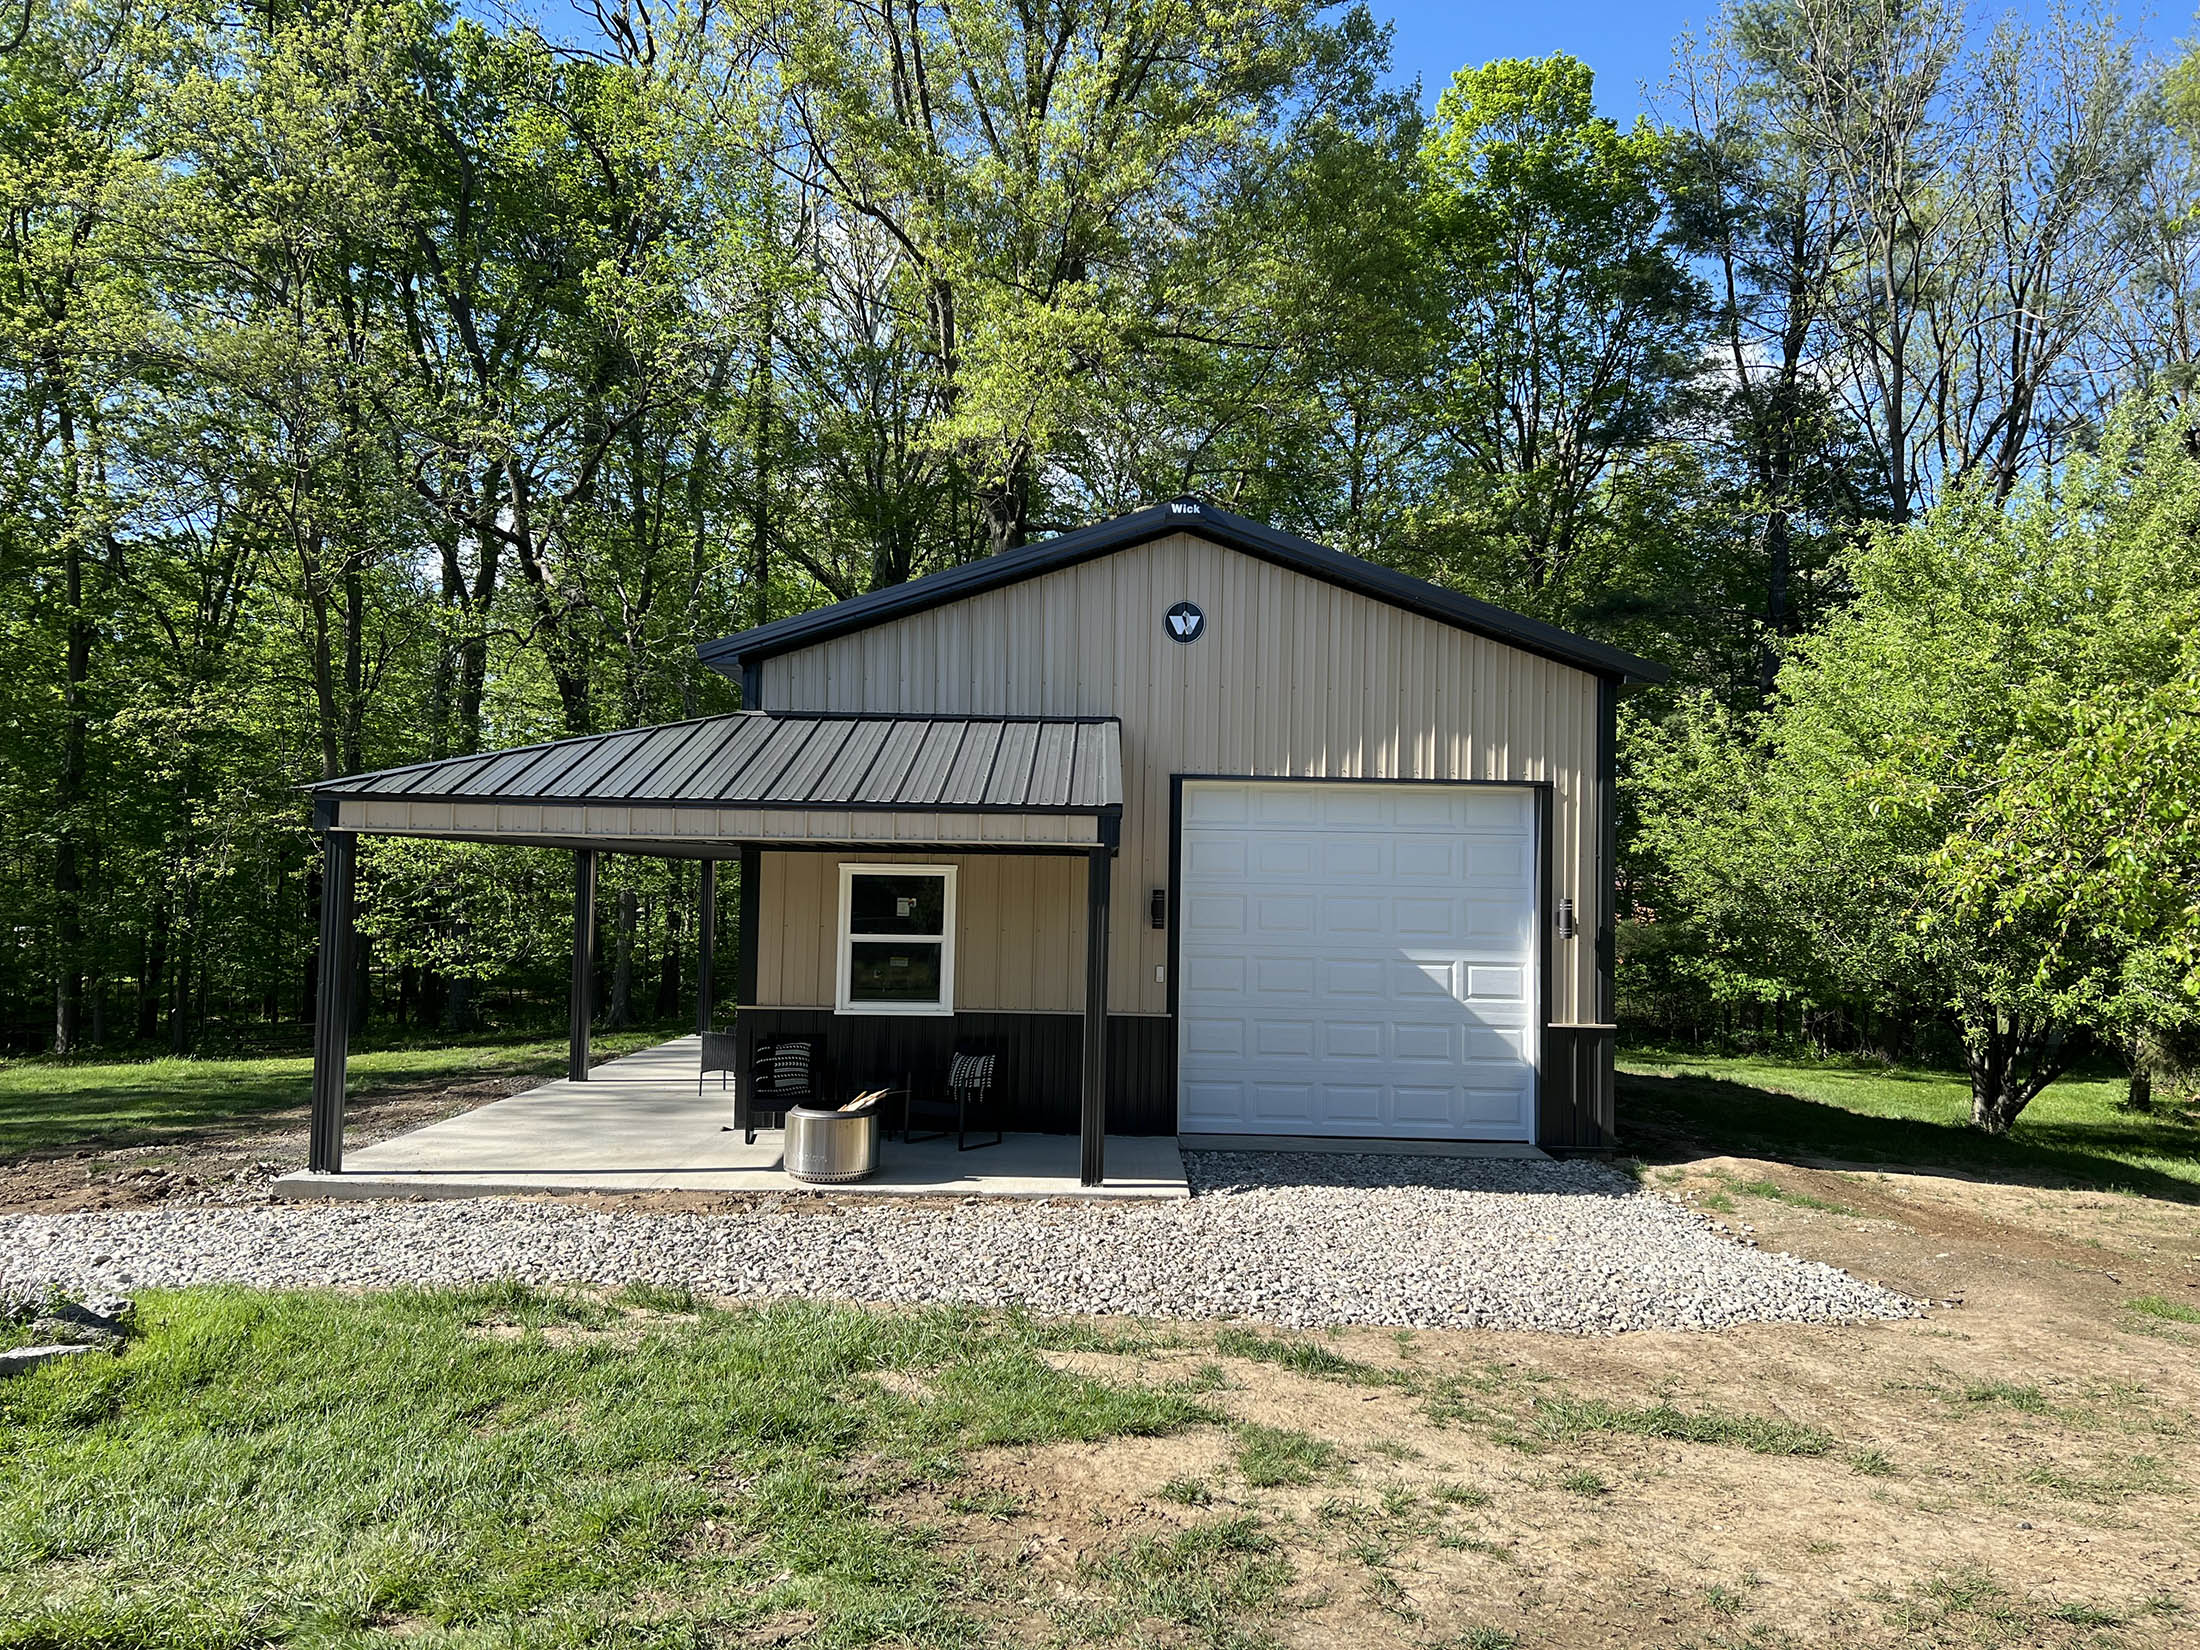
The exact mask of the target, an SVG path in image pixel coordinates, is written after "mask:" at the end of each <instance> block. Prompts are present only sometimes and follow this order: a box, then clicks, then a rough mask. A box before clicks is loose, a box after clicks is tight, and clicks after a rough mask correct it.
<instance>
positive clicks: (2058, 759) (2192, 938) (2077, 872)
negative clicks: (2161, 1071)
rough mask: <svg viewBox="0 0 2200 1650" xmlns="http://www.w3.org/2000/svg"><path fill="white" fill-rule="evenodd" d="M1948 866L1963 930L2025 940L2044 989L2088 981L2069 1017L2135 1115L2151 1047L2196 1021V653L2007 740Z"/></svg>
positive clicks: (2199, 700)
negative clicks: (2113, 1066) (2119, 1075)
mask: <svg viewBox="0 0 2200 1650" xmlns="http://www.w3.org/2000/svg"><path fill="white" fill-rule="evenodd" d="M2195 618H2200V613H2194V612H2192V611H2189V610H2188V612H2187V614H2186V615H2185V616H2184V619H2183V621H2182V623H2181V625H2180V628H2181V629H2183V630H2184V631H2185V632H2186V634H2187V635H2188V636H2189V635H2190V634H2191V633H2192V626H2193V621H2194V620H2195ZM1942 858H1943V862H1944V865H1945V868H1946V871H1947V873H1948V876H1949V879H1950V889H1949V898H1950V901H1951V903H1952V905H1953V906H1954V907H1955V908H1956V909H1957V910H1958V911H1959V912H1960V913H1961V915H1962V917H1963V919H1964V920H1965V921H1967V922H1975V923H1983V924H1985V925H1987V926H1988V927H1990V928H1991V929H1992V930H1993V931H1994V932H1995V933H1997V934H2009V933H2023V934H2025V935H2026V936H2027V938H2028V942H2029V945H2030V947H2031V948H2032V949H2033V950H2035V951H2036V952H2037V954H2038V957H2039V963H2038V976H2039V977H2040V978H2041V979H2042V980H2052V979H2064V978H2077V979H2079V980H2082V981H2083V982H2084V984H2085V987H2086V990H2087V992H2088V995H2087V996H2086V997H2085V998H2083V999H2081V1000H2077V1001H2075V1002H2073V1004H2072V1005H2071V1006H2072V1010H2073V1012H2075V1013H2077V1014H2078V1015H2080V1016H2081V1017H2082V1018H2084V1019H2085V1021H2086V1022H2087V1023H2088V1024H2089V1025H2090V1026H2091V1027H2092V1028H2093V1029H2094V1030H2095V1031H2096V1032H2097V1033H2098V1034H2099V1035H2100V1036H2101V1037H2102V1039H2103V1040H2104V1041H2105V1042H2107V1043H2108V1044H2109V1045H2110V1046H2111V1047H2113V1048H2115V1049H2116V1051H2117V1052H2118V1053H2119V1054H2120V1055H2121V1056H2122V1058H2123V1060H2124V1062H2125V1066H2126V1068H2127V1070H2128V1071H2129V1073H2130V1084H2131V1089H2130V1099H2131V1104H2132V1105H2133V1106H2134V1108H2137V1109H2143V1108H2144V1107H2145V1106H2146V1105H2147V1103H2148V1101H2149V1098H2150V1095H2151V1089H2152V1076H2153V1073H2152V1067H2153V1065H2154V1063H2155V1062H2156V1061H2157V1059H2159V1057H2160V1052H2161V1051H2162V1050H2163V1049H2164V1048H2166V1047H2167V1046H2169V1045H2170V1044H2171V1043H2172V1042H2173V1041H2174V1040H2175V1039H2176V1038H2177V1037H2178V1036H2179V1035H2180V1034H2182V1033H2184V1032H2186V1031H2188V1030H2189V1029H2190V1028H2191V1027H2192V1026H2194V1025H2195V1024H2196V1023H2200V645H2195V644H2193V643H2191V642H2189V641H2188V643H2187V644H2186V648H2185V654H2184V657H2183V660H2182V662H2181V667H2180V669H2179V670H2178V672H2177V674H2176V675H2175V676H2173V677H2172V678H2171V679H2170V680H2168V681H2166V682H2161V683H2157V684H2151V685H2149V684H2144V683H2138V684H2134V683H2127V682H2109V683H2106V684H2104V685H2103V686H2102V687H2101V688H2100V689H2099V690H2098V691H2097V692H2095V693H2093V694H2090V695H2088V696H2087V697H2085V698H2083V699H2080V700H2078V701H2076V702H2074V703H2073V704H2071V705H2070V706H2068V707H2067V710H2066V713H2065V714H2064V715H2061V716H2058V717H2055V718H2052V719H2051V720H2050V721H2049V722H2048V724H2047V725H2046V726H2045V727H2043V728H2040V729H2038V730H2035V731H2031V732H2028V733H2027V734H2025V735H2023V736H2020V737H2019V738H2018V739H2016V740H2014V741H2012V742H2011V744H2010V746H2009V748H2008V749H2007V750H2006V751H2005V752H2004V753H2003V755H2002V759H2001V762H2000V764H1999V766H1998V768H1997V771H1996V773H1995V775H1994V779H1993V783H1992V786H1991V788H1990V790H1989V791H1988V793H1987V795H1986V797H1985V799H1984V800H1983V802H1982V803H1981V805H1980V807H1979V808H1978V810H1977V813H1976V815H1975V817H1974V818H1973V820H1972V821H1971V823H1970V826H1969V828H1968V829H1967V830H1966V831H1965V832H1964V833H1963V834H1962V835H1960V836H1957V837H1955V838H1952V839H1951V840H1950V841H1949V842H1948V844H1947V845H1946V846H1945V847H1944V848H1943V849H1942ZM2094 957H2099V958H2101V959H2103V963H2104V966H2101V967H2099V968H2097V969H2088V968H2087V967H2086V966H2085V960H2086V959H2089V958H2094Z"/></svg>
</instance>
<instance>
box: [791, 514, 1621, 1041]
mask: <svg viewBox="0 0 2200 1650" xmlns="http://www.w3.org/2000/svg"><path fill="white" fill-rule="evenodd" d="M1184 600H1189V601H1193V602H1197V603H1198V604H1199V605H1200V607H1201V608H1203V609H1204V610H1205V611H1206V614H1207V631H1206V634H1205V635H1204V636H1202V637H1201V639H1200V640H1198V641H1197V642H1193V643H1191V644H1190V645H1188V646H1187V645H1185V644H1183V643H1180V642H1176V641H1173V640H1171V639H1170V638H1169V636H1168V635H1167V634H1166V633H1165V632H1164V630H1163V628H1162V622H1161V618H1162V614H1163V613H1165V612H1166V611H1167V610H1168V608H1169V607H1170V606H1171V604H1173V603H1175V602H1178V601H1184ZM761 669H762V674H763V707H762V708H765V709H770V710H837V711H906V712H914V713H927V714H933V715H952V714H967V715H1016V716H1106V715H1113V716H1118V717H1120V718H1121V719H1122V723H1123V769H1124V772H1123V781H1124V810H1123V844H1122V847H1123V852H1122V858H1121V859H1120V861H1119V862H1118V864H1117V867H1116V875H1115V891H1114V905H1113V917H1114V932H1113V937H1112V950H1111V971H1110V980H1109V1006H1110V1008H1111V1010H1112V1011H1113V1012H1116V1013H1137V1014H1159V1013H1164V1012H1166V1011H1167V1006H1168V988H1167V986H1166V984H1164V983H1162V982H1160V981H1157V980H1156V979H1155V978H1154V970H1155V969H1156V968H1157V967H1159V966H1161V965H1162V964H1163V963H1165V962H1166V961H1167V958H1168V936H1167V935H1166V934H1164V933H1159V932H1156V931H1155V930H1154V929H1153V928H1151V927H1149V926H1148V925H1147V923H1146V921H1145V915H1144V914H1145V902H1146V897H1147V893H1148V890H1150V889H1153V888H1159V887H1165V886H1166V885H1167V883H1168V876H1169V776H1170V775H1171V774H1172V773H1227V774H1254V775H1257V774H1273V775H1277V776H1279V777H1280V776H1317V777H1320V776H1328V777H1342V778H1379V779H1400V778H1402V779H1494V780H1513V781H1522V780H1548V781H1549V782H1550V783H1551V784H1552V786H1553V804H1554V810H1553V819H1552V836H1553V861H1554V862H1553V865H1552V876H1551V885H1552V894H1553V896H1554V897H1560V896H1565V895H1569V894H1570V895H1572V896H1573V898H1574V901H1575V905H1576V908H1577V910H1579V911H1580V912H1581V913H1582V915H1583V917H1584V919H1585V921H1586V919H1588V918H1590V917H1592V916H1593V913H1594V912H1595V909H1596V905H1595V899H1594V890H1595V887H1596V877H1597V865H1596V852H1597V832H1596V806H1595V804H1596V797H1595V794H1594V792H1595V779H1596V704H1597V682H1596V678H1595V677H1593V676H1591V675H1589V674H1588V673H1586V672H1584V671H1579V670H1575V669H1574V668H1572V667H1571V666H1568V665H1562V664H1558V663H1556V662H1555V661H1552V660H1548V659H1543V658H1540V657H1538V656H1537V655H1535V654H1532V653H1524V652H1521V651H1520V650H1519V649H1517V648H1512V647H1508V646H1506V645H1505V644H1504V643H1502V642H1493V641H1489V640H1487V639H1485V638H1483V637H1480V636H1475V635H1471V634H1469V633H1467V632H1465V631H1461V630H1456V629H1453V628H1452V627H1451V626H1449V625H1444V624H1439V623H1437V622H1436V621H1435V620H1433V619H1424V618H1422V617H1420V616H1419V615H1417V614H1413V613H1408V612H1406V611H1405V610H1404V609H1402V608H1396V607H1392V606H1391V605H1390V604H1388V603H1387V602H1380V601H1376V600H1374V599H1373V598H1371V597H1368V596H1363V595H1360V594H1359V593H1357V592H1356V591H1349V590H1344V589H1340V588H1339V587H1337V586H1335V585H1330V584H1325V583H1322V582H1321V581H1319V580H1317V579H1311V578H1308V577H1306V576H1305V575H1304V574H1300V573H1294V572H1290V571H1288V570H1286V569H1284V568H1280V567H1275V566H1272V565H1270V564H1269V563H1267V562H1263V561H1259V560H1257V559H1255V558H1253V557H1250V556H1245V555H1241V554H1239V553H1238V552H1237V551H1234V550H1227V549H1224V548H1223V547H1221V546H1219V545H1215V544H1211V543H1209V542H1208V541H1206V540H1204V539H1198V538H1193V537H1190V536H1188V535H1183V534H1178V535H1173V536H1171V537H1169V538H1165V539H1158V540H1155V541H1154V542H1153V543H1151V544H1147V545H1141V546H1137V547H1135V548H1132V549H1128V550H1122V551H1118V552H1116V553H1115V554H1113V555H1108V556H1103V557H1100V558H1099V559H1097V560H1095V561H1091V562H1087V563H1084V564H1083V565H1082V566H1078V567H1073V568H1065V569H1063V570H1062V571H1060V572H1057V573H1049V574H1045V575H1042V576H1041V577H1038V578H1034V579H1028V580H1026V581H1024V582H1022V583H1020V584H1015V585H1010V586H1007V587H1005V588H1003V589H1000V590H995V591H989V592H987V593H985V594H983V595H978V596H973V597H971V598H969V599H968V600H965V601H960V602H955V603H952V604H950V605H949V606H946V607H941V608H934V609H933V610H931V611H930V612H927V613H917V614H912V615H910V616H909V617H906V618H902V619H896V620H892V621H890V622H888V623H885V624H881V625H876V626H873V627H872V628H870V629H868V630H864V631H859V632H857V633H855V634H854V635H850V636H843V637H839V638H837V639H835V640H832V641H827V642H821V643H819V644H818V645H817V646H815V647H810V648H806V649H803V650H801V651H799V652H796V653H790V654H784V655H782V656H780V657H778V658H775V659H767V660H765V661H764V662H763V664H762V667H761ZM767 885H768V879H767ZM1590 926H1591V927H1593V924H1591V925H1590ZM770 933H771V930H770V929H769V928H767V929H766V936H767V939H768V938H769V935H770ZM1552 944H1553V945H1554V947H1555V948H1556V955H1555V959H1554V967H1553V995H1554V1001H1553V1002H1552V1004H1551V1018H1552V1019H1554V1020H1557V1021H1562V1022H1563V1021H1568V1020H1576V1019H1587V1018H1593V1014H1592V1013H1591V1012H1590V1011H1591V1010H1592V1009H1593V1006H1594V1004H1595V1000H1596V998H1595V967H1596V960H1595V947H1594V944H1593V942H1592V939H1591V937H1590V933H1589V932H1588V931H1586V930H1585V932H1584V933H1583V935H1582V937H1581V938H1579V939H1577V940H1574V941H1572V942H1570V943H1569V942H1562V941H1557V940H1555V939H1554V940H1553V941H1552ZM766 949H767V950H768V949H769V945H768V944H767V946H766ZM827 1000H828V1001H829V1000H830V998H829V997H828V998H827Z"/></svg>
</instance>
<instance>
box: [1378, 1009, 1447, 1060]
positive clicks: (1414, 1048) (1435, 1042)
mask: <svg viewBox="0 0 2200 1650" xmlns="http://www.w3.org/2000/svg"><path fill="white" fill-rule="evenodd" d="M1390 1057H1391V1059H1393V1060H1396V1061H1415V1060H1425V1061H1428V1062H1430V1063H1432V1064H1435V1065H1440V1066H1446V1067H1449V1066H1456V1065H1457V1064H1458V1063H1459V1028H1458V1027H1456V1026H1450V1025H1441V1024H1437V1023H1435V1022H1432V1021H1428V1020H1393V1021H1392V1022H1391V1026H1390Z"/></svg>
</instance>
